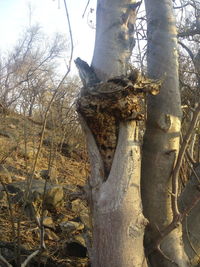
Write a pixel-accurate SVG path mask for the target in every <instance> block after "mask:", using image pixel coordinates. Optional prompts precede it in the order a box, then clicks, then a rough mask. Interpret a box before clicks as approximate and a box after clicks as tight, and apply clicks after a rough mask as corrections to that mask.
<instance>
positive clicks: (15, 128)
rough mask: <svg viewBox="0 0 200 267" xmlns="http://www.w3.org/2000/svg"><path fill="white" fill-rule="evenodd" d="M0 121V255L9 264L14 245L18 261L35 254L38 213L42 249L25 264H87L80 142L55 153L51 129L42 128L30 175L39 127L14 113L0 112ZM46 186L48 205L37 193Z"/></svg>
mask: <svg viewBox="0 0 200 267" xmlns="http://www.w3.org/2000/svg"><path fill="white" fill-rule="evenodd" d="M0 121H1V123H0V183H1V184H0V247H1V248H2V250H1V251H2V252H1V254H3V255H4V257H5V258H6V259H7V260H8V261H10V262H11V263H12V264H13V266H14V262H13V258H14V244H16V243H18V244H19V245H16V247H17V249H18V248H20V250H21V252H20V253H19V252H16V254H18V255H19V254H20V255H21V260H22V261H24V259H25V258H26V257H27V255H29V254H30V253H31V252H33V251H35V250H37V249H38V247H39V246H40V237H41V235H40V230H39V227H38V225H37V222H36V221H37V220H36V218H41V214H43V216H42V218H43V225H44V226H45V227H44V229H45V230H44V241H45V246H46V248H47V249H46V250H45V251H44V252H43V253H42V254H41V255H40V256H37V257H36V258H34V259H33V260H32V261H31V265H29V266H39V265H38V264H39V262H40V263H41V265H40V266H44V265H45V266H82V267H84V266H89V263H88V258H87V256H88V255H87V250H86V248H85V246H86V245H85V238H84V237H85V236H88V233H89V232H88V229H89V228H90V222H89V214H88V209H87V201H86V200H85V198H84V196H85V195H84V190H83V186H84V184H85V182H86V180H87V178H88V175H89V164H88V159H87V154H86V152H85V149H84V144H80V145H79V146H77V145H76V147H75V146H74V147H73V144H66V143H64V144H63V148H62V149H61V150H60V152H59V149H58V147H59V146H58V143H57V141H56V138H54V142H51V140H52V139H51V138H52V136H53V135H54V137H55V134H53V133H54V132H53V131H54V129H46V130H45V136H44V142H43V145H42V149H41V151H40V154H39V157H38V160H37V164H36V167H35V170H34V172H33V169H34V167H33V166H34V162H35V159H36V157H37V151H38V146H39V142H40V138H41V130H42V124H41V123H39V122H37V121H35V120H34V119H29V118H27V117H23V116H21V115H19V114H16V113H14V112H10V114H3V113H2V114H0ZM52 143H53V144H54V145H53V146H52ZM48 170H50V171H48ZM30 177H32V186H33V187H34V188H33V189H32V191H31V196H32V198H31V204H30V203H29V204H30V206H31V208H28V209H29V212H26V207H25V206H26V205H24V203H25V202H24V199H25V196H26V195H25V194H26V185H27V180H28V181H29V180H30ZM45 184H46V185H47V188H48V189H46V191H45V194H46V195H45V196H46V197H47V199H48V201H46V200H45V201H46V202H48V203H46V202H45V201H44V199H46V198H44V197H43V194H41V192H43V191H41V190H43V189H44V186H45ZM22 187H24V188H25V189H24V190H23V189H22ZM48 190H49V191H48ZM49 192H50V193H49ZM52 192H53V193H52ZM48 194H53V195H50V196H49V195H48ZM62 194H64V195H62ZM52 196H53V197H52ZM59 198H61V200H59V201H58V199H59ZM29 202H30V201H29ZM44 202H45V203H44ZM42 203H44V205H43V204H42ZM24 208H25V209H24ZM30 210H31V211H32V210H33V213H34V214H33V213H31V212H30ZM19 225H20V227H18V226H19ZM17 229H19V231H18V232H19V233H17ZM0 266H1V265H0Z"/></svg>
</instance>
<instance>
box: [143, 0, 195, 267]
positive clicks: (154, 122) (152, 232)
mask: <svg viewBox="0 0 200 267" xmlns="http://www.w3.org/2000/svg"><path fill="white" fill-rule="evenodd" d="M145 6H146V12H147V24H148V51H147V63H148V74H149V76H150V77H151V78H156V79H162V80H163V84H162V88H161V92H160V94H158V95H157V96H155V97H149V99H148V115H147V129H146V133H145V138H144V145H143V160H142V200H143V208H144V215H145V216H146V217H147V219H148V220H149V222H150V225H149V227H148V231H147V233H146V238H145V243H146V247H148V250H147V253H148V254H149V255H148V256H149V259H150V262H151V266H160V267H165V266H170V267H171V266H181V267H183V266H190V264H189V262H188V259H187V256H186V255H185V252H184V248H183V244H182V228H181V227H180V226H179V227H177V228H176V229H174V230H173V231H171V232H170V233H169V234H168V235H167V236H165V237H162V241H161V245H160V251H159V250H156V248H153V247H152V244H154V243H155V242H156V240H157V239H158V238H161V235H162V231H163V230H164V229H165V228H166V226H168V225H169V224H170V223H171V221H172V219H173V213H172V210H173V208H174V207H173V205H172V202H171V198H172V194H171V192H172V181H171V174H172V170H173V167H174V163H175V161H176V158H177V154H178V152H179V135H180V127H181V103H180V93H179V83H178V60H177V48H176V47H177V39H176V35H177V33H176V26H175V21H174V17H173V12H172V1H171V0H163V1H160V0H146V1H145ZM149 247H151V249H149Z"/></svg>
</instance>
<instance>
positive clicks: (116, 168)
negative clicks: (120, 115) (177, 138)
mask: <svg viewBox="0 0 200 267" xmlns="http://www.w3.org/2000/svg"><path fill="white" fill-rule="evenodd" d="M137 131H138V126H137V123H136V122H135V121H132V122H127V123H121V125H120V132H119V137H118V144H117V148H116V151H115V156H114V160H113V164H112V168H111V172H110V175H109V177H108V179H107V181H106V182H104V183H102V179H103V177H102V167H103V166H102V165H103V164H102V160H101V156H100V154H99V150H98V148H97V146H96V144H95V141H94V139H93V136H92V134H91V133H90V131H89V129H87V138H88V148H89V152H90V159H91V166H92V177H93V178H94V177H95V178H96V180H95V179H94V180H95V181H94V180H93V181H91V186H92V192H91V194H92V218H93V246H92V247H93V250H92V259H91V261H92V266H93V267H104V266H116V267H123V266H127V267H134V266H146V265H145V264H146V260H145V256H144V252H143V234H144V228H145V225H146V220H145V219H144V217H143V214H142V210H141V200H140V199H141V197H140V163H141V159H140V145H139V142H138V139H137V135H138V134H137ZM94 182H95V183H96V184H94Z"/></svg>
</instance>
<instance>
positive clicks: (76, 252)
mask: <svg viewBox="0 0 200 267" xmlns="http://www.w3.org/2000/svg"><path fill="white" fill-rule="evenodd" d="M65 256H68V257H79V258H86V257H87V248H86V247H85V246H83V245H81V244H80V243H79V242H76V241H75V240H73V241H71V242H66V244H65Z"/></svg>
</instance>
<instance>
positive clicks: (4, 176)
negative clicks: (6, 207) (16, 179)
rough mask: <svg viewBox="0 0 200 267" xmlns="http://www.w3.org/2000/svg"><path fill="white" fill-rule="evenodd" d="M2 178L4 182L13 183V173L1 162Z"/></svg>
mask: <svg viewBox="0 0 200 267" xmlns="http://www.w3.org/2000/svg"><path fill="white" fill-rule="evenodd" d="M0 179H1V182H4V183H12V177H11V174H10V172H9V171H8V169H7V168H6V167H5V166H4V165H3V164H0Z"/></svg>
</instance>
